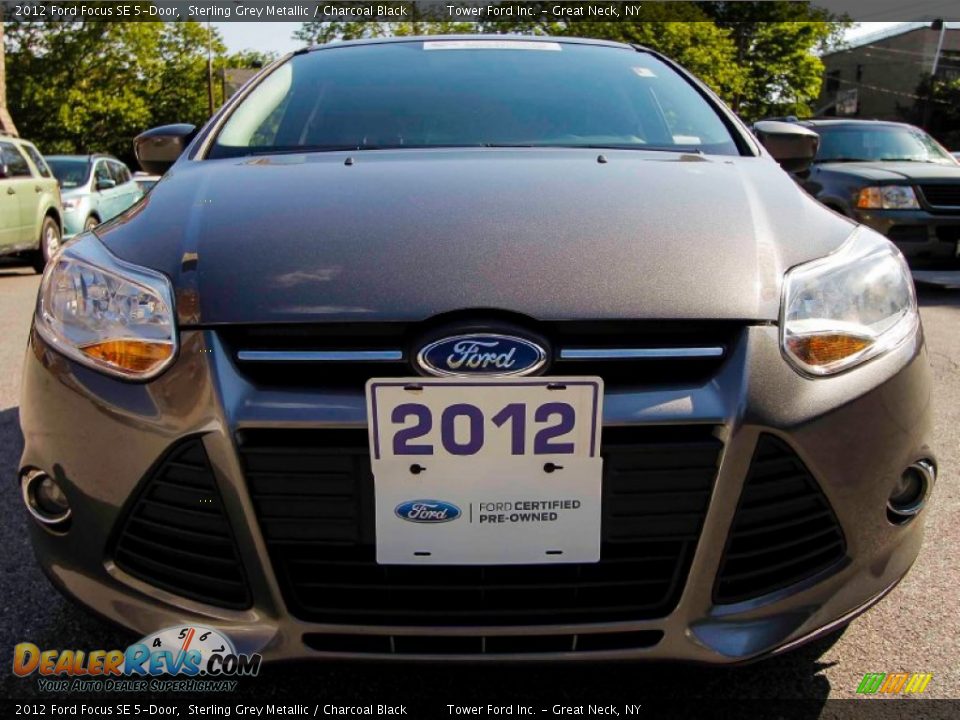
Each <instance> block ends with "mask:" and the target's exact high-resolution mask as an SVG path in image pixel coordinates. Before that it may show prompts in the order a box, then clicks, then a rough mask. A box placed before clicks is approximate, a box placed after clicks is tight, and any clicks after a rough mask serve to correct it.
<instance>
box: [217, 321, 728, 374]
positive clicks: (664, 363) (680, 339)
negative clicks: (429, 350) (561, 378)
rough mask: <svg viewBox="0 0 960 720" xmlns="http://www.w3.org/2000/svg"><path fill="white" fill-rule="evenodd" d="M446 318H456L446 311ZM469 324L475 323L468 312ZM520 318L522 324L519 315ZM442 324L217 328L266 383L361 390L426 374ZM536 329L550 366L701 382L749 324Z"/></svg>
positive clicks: (245, 367) (242, 368) (244, 367)
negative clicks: (419, 363)
mask: <svg viewBox="0 0 960 720" xmlns="http://www.w3.org/2000/svg"><path fill="white" fill-rule="evenodd" d="M444 322H445V323H449V320H448V319H445V321H444ZM463 322H464V324H465V325H470V327H472V328H475V327H476V324H475V323H474V324H471V323H470V322H469V318H465V319H464V321H463ZM514 324H517V323H516V321H515V320H514ZM436 326H437V323H436V322H430V321H428V322H424V323H338V324H280V325H269V326H264V325H232V326H228V327H224V328H221V329H219V330H218V337H219V338H220V340H221V341H222V342H223V344H224V346H225V348H226V349H227V351H228V353H229V354H230V356H231V357H232V358H233V359H234V362H235V364H236V367H237V369H238V371H239V372H240V373H241V375H243V376H244V377H245V378H246V379H247V380H249V381H250V382H252V383H254V384H256V385H258V386H260V387H312V388H316V387H321V388H327V389H351V390H356V391H361V390H362V389H363V387H364V384H365V383H366V381H367V380H368V379H369V378H371V377H409V376H415V375H418V374H420V373H419V372H418V370H417V369H416V368H415V366H414V364H413V362H412V358H413V357H414V356H415V355H416V350H417V349H418V343H419V341H420V340H421V339H422V338H423V337H424V336H425V335H426V334H427V333H429V332H431V331H432V330H434V329H435V328H436ZM523 327H525V328H526V329H527V330H529V331H530V332H532V333H534V334H536V335H539V336H541V337H544V338H546V339H547V340H548V341H549V342H550V344H551V346H552V349H553V358H552V359H553V364H552V368H551V369H550V370H549V372H548V374H552V375H596V376H600V377H602V378H603V379H604V381H605V383H606V384H607V386H608V387H613V388H620V387H624V388H625V387H636V388H643V387H651V386H660V387H662V386H671V385H673V386H677V385H688V386H689V385H697V384H703V383H704V382H707V381H708V380H709V379H710V378H712V377H714V376H715V375H716V373H717V372H718V371H719V368H720V366H721V365H722V364H723V362H724V360H725V359H726V357H728V356H729V354H730V351H731V350H732V348H733V346H734V345H735V344H736V342H737V341H738V339H739V338H740V335H741V333H742V331H743V327H744V326H743V325H742V324H741V323H734V322H728V321H703V322H645V321H644V322H635V321H604V322H600V321H597V322H544V323H535V322H532V321H530V322H526V323H524V324H523ZM690 347H698V348H702V347H719V348H722V349H723V354H722V355H720V356H716V357H682V358H666V359H663V358H643V359H631V360H561V359H560V357H559V352H560V349H561V348H562V349H583V348H590V349H607V348H632V349H638V348H681V349H683V348H690ZM331 350H339V351H350V350H400V351H402V353H403V359H402V360H399V361H386V362H305V361H297V362H293V361H274V362H264V361H245V360H240V359H238V357H237V356H238V353H240V352H241V351H288V352H293V351H331Z"/></svg>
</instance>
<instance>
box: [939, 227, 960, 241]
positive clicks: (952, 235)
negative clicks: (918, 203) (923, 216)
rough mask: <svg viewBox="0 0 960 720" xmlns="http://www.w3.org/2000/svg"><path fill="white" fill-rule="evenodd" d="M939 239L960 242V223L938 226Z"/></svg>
mask: <svg viewBox="0 0 960 720" xmlns="http://www.w3.org/2000/svg"><path fill="white" fill-rule="evenodd" d="M937 239H938V240H940V242H945V243H955V242H960V225H940V226H938V227H937Z"/></svg>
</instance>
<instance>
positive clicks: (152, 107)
mask: <svg viewBox="0 0 960 720" xmlns="http://www.w3.org/2000/svg"><path fill="white" fill-rule="evenodd" d="M5 31H6V32H5V47H6V62H7V102H8V105H9V107H10V112H11V113H12V115H13V116H14V118H15V119H16V122H17V126H18V129H19V131H20V134H21V135H23V136H24V137H26V138H29V139H31V140H33V141H35V142H36V143H37V144H38V145H39V146H40V148H41V150H42V151H43V152H46V153H53V152H62V153H88V152H110V153H113V154H115V155H117V156H118V157H121V158H123V159H125V160H127V161H128V162H130V161H132V160H133V157H132V140H133V137H134V136H135V135H137V134H138V133H141V132H143V131H144V130H145V129H147V128H149V127H153V126H156V125H162V124H165V123H172V122H189V123H193V124H196V125H199V124H202V123H203V122H205V121H206V120H207V118H208V116H209V98H208V89H207V87H208V83H207V50H208V44H209V46H210V50H211V51H212V54H213V66H214V73H215V78H216V77H218V76H219V75H218V71H219V70H220V69H221V68H223V67H237V66H241V65H240V64H241V63H247V62H252V61H253V60H254V59H255V58H254V57H253V56H250V54H249V53H248V54H246V55H245V54H238V56H228V55H227V53H226V47H225V46H224V44H223V41H222V40H221V38H220V36H219V34H218V33H217V32H216V30H214V31H213V32H212V33H210V32H209V31H208V30H207V28H206V26H204V25H202V24H200V23H197V22H182V23H161V22H157V23H147V22H136V23H134V22H130V23H106V22H77V23H49V24H44V23H29V22H26V23H25V22H17V23H12V22H8V23H6V24H5ZM258 59H260V60H264V59H267V58H258ZM213 88H214V103H215V105H219V104H220V103H222V102H223V97H222V89H221V84H220V82H219V81H218V80H216V79H215V80H214V83H213Z"/></svg>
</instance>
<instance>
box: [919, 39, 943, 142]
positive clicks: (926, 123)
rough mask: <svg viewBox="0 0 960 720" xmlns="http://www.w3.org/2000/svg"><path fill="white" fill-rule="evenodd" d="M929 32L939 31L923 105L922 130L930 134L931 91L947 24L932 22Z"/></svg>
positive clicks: (935, 78)
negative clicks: (928, 85)
mask: <svg viewBox="0 0 960 720" xmlns="http://www.w3.org/2000/svg"><path fill="white" fill-rule="evenodd" d="M930 29H931V30H939V31H940V37H939V38H938V40H937V51H936V52H935V53H934V54H933V65H932V66H931V67H930V87H929V89H928V90H927V99H926V101H925V102H924V103H923V129H924V130H926V131H927V132H930V115H931V113H932V112H933V91H934V85H935V83H936V80H937V66H938V65H939V64H940V53H941V52H942V51H943V36H944V35H945V34H946V32H947V24H946V23H945V22H944V21H943V20H934V21H933V22H932V23H930Z"/></svg>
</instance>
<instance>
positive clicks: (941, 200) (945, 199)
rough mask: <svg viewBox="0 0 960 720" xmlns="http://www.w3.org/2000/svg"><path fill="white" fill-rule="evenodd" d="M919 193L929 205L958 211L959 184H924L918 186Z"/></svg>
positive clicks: (959, 201) (959, 206) (959, 203)
mask: <svg viewBox="0 0 960 720" xmlns="http://www.w3.org/2000/svg"><path fill="white" fill-rule="evenodd" d="M920 192H922V193H923V197H924V198H926V200H927V204H929V205H932V206H934V207H946V208H956V209H957V210H960V184H954V185H947V184H933V183H924V184H922V185H921V186H920Z"/></svg>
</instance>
